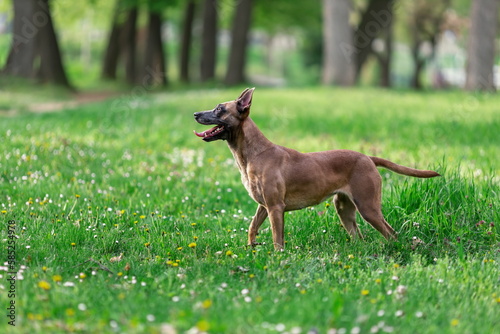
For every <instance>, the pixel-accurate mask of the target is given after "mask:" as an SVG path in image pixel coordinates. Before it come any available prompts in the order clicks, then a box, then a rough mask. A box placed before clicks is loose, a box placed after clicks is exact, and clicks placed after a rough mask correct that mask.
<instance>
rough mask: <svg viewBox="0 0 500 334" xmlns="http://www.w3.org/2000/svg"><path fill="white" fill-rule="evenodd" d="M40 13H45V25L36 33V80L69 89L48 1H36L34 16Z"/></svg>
mask: <svg viewBox="0 0 500 334" xmlns="http://www.w3.org/2000/svg"><path fill="white" fill-rule="evenodd" d="M40 11H43V12H45V13H46V20H47V23H46V24H45V25H43V26H42V27H40V31H39V32H38V40H39V43H38V45H37V47H38V52H39V54H40V68H39V71H38V78H39V79H40V80H41V81H42V82H50V83H55V84H57V85H61V86H65V87H70V84H69V81H68V78H67V77H66V72H65V71H64V67H63V64H62V58H61V53H60V52H59V44H58V43H57V36H56V32H55V30H54V25H53V24H52V17H51V15H50V7H49V1H48V0H40V1H37V9H36V12H35V15H37V14H38V13H40Z"/></svg>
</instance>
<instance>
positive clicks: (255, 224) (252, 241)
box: [248, 205, 267, 246]
mask: <svg viewBox="0 0 500 334" xmlns="http://www.w3.org/2000/svg"><path fill="white" fill-rule="evenodd" d="M266 218H267V209H266V208H265V207H264V206H262V205H259V207H258V208H257V212H255V216H254V217H253V219H252V222H251V223H250V227H249V228H248V246H255V245H257V242H256V237H257V232H258V231H259V227H260V226H261V225H262V223H263V222H264V220H266Z"/></svg>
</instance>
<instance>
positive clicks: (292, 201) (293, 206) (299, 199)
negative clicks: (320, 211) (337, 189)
mask: <svg viewBox="0 0 500 334" xmlns="http://www.w3.org/2000/svg"><path fill="white" fill-rule="evenodd" d="M333 195H334V194H333V193H332V194H327V195H323V196H320V197H314V198H313V197H305V196H304V195H300V194H299V195H296V196H289V197H287V198H285V205H286V206H285V211H293V210H300V209H304V208H307V207H310V206H314V205H318V204H320V203H322V202H324V201H326V200H328V199H329V198H331V197H332V196H333Z"/></svg>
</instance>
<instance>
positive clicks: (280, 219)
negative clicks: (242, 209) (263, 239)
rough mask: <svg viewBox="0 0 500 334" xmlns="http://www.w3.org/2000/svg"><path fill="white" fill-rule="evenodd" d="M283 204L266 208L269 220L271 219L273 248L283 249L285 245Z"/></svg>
mask: <svg viewBox="0 0 500 334" xmlns="http://www.w3.org/2000/svg"><path fill="white" fill-rule="evenodd" d="M284 211H285V204H277V205H273V206H270V207H268V208H267V213H268V214H269V220H270V221H271V230H272V232H273V243H274V249H275V250H283V247H284V246H285V242H284V239H285V221H284Z"/></svg>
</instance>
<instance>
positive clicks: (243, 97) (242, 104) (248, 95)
mask: <svg viewBox="0 0 500 334" xmlns="http://www.w3.org/2000/svg"><path fill="white" fill-rule="evenodd" d="M254 90H255V87H254V88H247V89H245V90H244V91H243V92H242V93H241V94H240V97H238V100H237V101H236V102H237V106H238V111H239V112H240V113H244V112H247V111H248V110H249V109H250V106H251V105H252V96H253V91H254Z"/></svg>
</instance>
